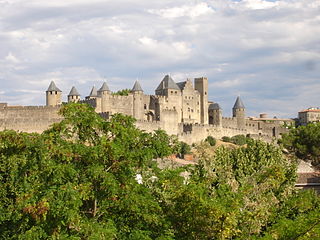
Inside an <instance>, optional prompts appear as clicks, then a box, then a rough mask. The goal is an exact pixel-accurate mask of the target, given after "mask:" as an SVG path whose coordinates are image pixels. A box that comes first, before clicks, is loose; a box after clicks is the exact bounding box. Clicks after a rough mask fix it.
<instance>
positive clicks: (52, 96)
mask: <svg viewBox="0 0 320 240" xmlns="http://www.w3.org/2000/svg"><path fill="white" fill-rule="evenodd" d="M61 94H62V91H61V90H60V89H59V88H57V86H56V84H55V83H54V81H52V82H51V83H50V85H49V87H48V90H47V91H46V105H47V106H58V105H61Z"/></svg>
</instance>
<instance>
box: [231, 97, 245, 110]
mask: <svg viewBox="0 0 320 240" xmlns="http://www.w3.org/2000/svg"><path fill="white" fill-rule="evenodd" d="M233 108H234V109H240V108H245V106H244V104H243V102H242V101H241V99H240V97H239V96H238V97H237V100H236V102H235V103H234V106H233Z"/></svg>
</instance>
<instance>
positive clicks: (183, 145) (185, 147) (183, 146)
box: [179, 142, 191, 156]
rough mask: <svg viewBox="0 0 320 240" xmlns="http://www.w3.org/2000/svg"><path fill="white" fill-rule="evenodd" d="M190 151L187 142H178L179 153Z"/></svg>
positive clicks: (183, 153)
mask: <svg viewBox="0 0 320 240" xmlns="http://www.w3.org/2000/svg"><path fill="white" fill-rule="evenodd" d="M190 151H191V147H190V145H189V144H187V143H185V142H180V149H179V154H180V155H182V156H183V155H185V154H188V153H190Z"/></svg>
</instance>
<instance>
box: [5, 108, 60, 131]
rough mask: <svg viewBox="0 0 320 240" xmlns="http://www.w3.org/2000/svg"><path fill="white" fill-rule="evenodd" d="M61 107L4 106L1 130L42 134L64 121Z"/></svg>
mask: <svg viewBox="0 0 320 240" xmlns="http://www.w3.org/2000/svg"><path fill="white" fill-rule="evenodd" d="M59 108H60V107H51V106H4V107H2V108H0V130H1V131H2V130H5V129H12V130H16V131H23V132H38V133H41V132H43V131H44V130H46V129H48V127H49V126H50V125H51V124H53V123H56V122H59V121H61V120H62V117H61V116H59V115H58V110H59Z"/></svg>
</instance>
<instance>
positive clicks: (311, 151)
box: [281, 122, 320, 166]
mask: <svg viewBox="0 0 320 240" xmlns="http://www.w3.org/2000/svg"><path fill="white" fill-rule="evenodd" d="M281 143H282V144H283V146H284V147H285V148H286V149H288V150H289V151H290V152H292V153H294V154H296V156H297V157H299V158H302V159H304V160H311V161H312V163H313V164H314V165H317V166H319V165H320V123H319V122H318V123H310V124H308V125H307V126H299V127H297V128H292V129H291V130H290V132H289V133H288V134H284V135H283V136H282V140H281Z"/></svg>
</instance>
